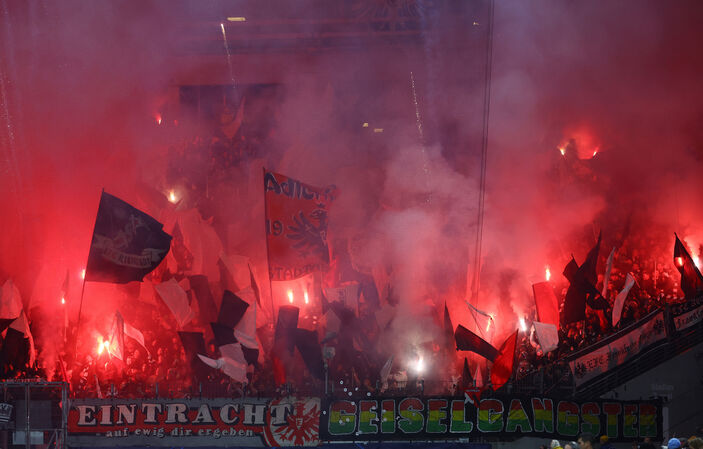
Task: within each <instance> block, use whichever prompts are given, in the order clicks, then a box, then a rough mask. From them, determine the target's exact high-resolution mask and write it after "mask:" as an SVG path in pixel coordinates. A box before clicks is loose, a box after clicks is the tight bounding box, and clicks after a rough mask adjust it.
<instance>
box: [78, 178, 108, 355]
mask: <svg viewBox="0 0 703 449" xmlns="http://www.w3.org/2000/svg"><path fill="white" fill-rule="evenodd" d="M104 194H105V187H103V188H102V190H101V192H100V202H102V198H103V195H104ZM100 202H98V212H96V214H95V223H93V234H92V235H91V237H90V245H91V246H93V236H94V235H95V227H96V226H97V225H98V215H99V212H100ZM89 259H90V247H88V257H87V259H86V261H85V269H84V271H83V273H85V274H83V273H81V274H83V276H82V277H83V286H82V287H81V300H80V302H79V304H78V320H77V321H76V335H74V342H75V344H74V348H73V352H74V355H75V353H76V352H78V333H79V332H80V329H81V312H82V311H83V295H84V294H85V278H87V277H88V260H89Z"/></svg>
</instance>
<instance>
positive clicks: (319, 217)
mask: <svg viewBox="0 0 703 449" xmlns="http://www.w3.org/2000/svg"><path fill="white" fill-rule="evenodd" d="M335 192H336V188H335V187H334V186H329V187H324V188H321V187H313V186H311V185H308V184H304V183H302V182H300V181H298V180H296V179H293V178H290V177H288V176H285V175H282V174H280V173H274V172H269V171H265V172H264V193H265V200H266V243H267V246H268V260H269V272H270V276H271V280H272V281H287V280H291V279H298V278H300V277H302V276H305V275H306V274H309V273H313V272H315V271H323V270H326V269H327V267H328V265H329V263H330V258H329V249H328V246H327V223H328V215H329V208H330V205H331V204H332V202H333V201H334V197H335Z"/></svg>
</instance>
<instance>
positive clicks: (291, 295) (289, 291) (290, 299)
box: [288, 290, 293, 304]
mask: <svg viewBox="0 0 703 449" xmlns="http://www.w3.org/2000/svg"><path fill="white" fill-rule="evenodd" d="M288 302H289V303H291V304H293V290H288Z"/></svg>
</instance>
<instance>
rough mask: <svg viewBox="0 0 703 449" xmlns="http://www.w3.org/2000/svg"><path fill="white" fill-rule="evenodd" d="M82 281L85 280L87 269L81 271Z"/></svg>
mask: <svg viewBox="0 0 703 449" xmlns="http://www.w3.org/2000/svg"><path fill="white" fill-rule="evenodd" d="M81 279H85V268H83V269H82V270H81Z"/></svg>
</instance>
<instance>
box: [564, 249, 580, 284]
mask: <svg viewBox="0 0 703 449" xmlns="http://www.w3.org/2000/svg"><path fill="white" fill-rule="evenodd" d="M578 269H579V264H577V263H576V259H574V256H573V255H571V260H570V261H569V263H567V264H566V266H565V267H564V272H563V273H562V274H563V275H564V277H565V278H566V279H567V280H568V281H569V282H571V281H572V280H573V279H574V276H575V275H576V272H577V271H578Z"/></svg>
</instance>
